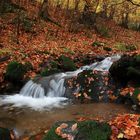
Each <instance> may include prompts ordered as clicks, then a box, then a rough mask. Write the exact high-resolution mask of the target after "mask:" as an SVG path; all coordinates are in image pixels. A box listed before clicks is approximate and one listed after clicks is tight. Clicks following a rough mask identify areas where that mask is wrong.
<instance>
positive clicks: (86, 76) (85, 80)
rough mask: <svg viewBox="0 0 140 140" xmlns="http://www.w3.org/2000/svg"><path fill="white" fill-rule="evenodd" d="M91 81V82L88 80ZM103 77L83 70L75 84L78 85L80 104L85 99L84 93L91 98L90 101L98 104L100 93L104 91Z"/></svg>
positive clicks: (98, 73)
mask: <svg viewBox="0 0 140 140" xmlns="http://www.w3.org/2000/svg"><path fill="white" fill-rule="evenodd" d="M90 79H91V80H90ZM103 79H104V76H103V75H102V74H101V73H100V72H97V73H94V71H92V70H84V71H83V72H82V73H80V74H78V76H77V80H76V84H78V85H79V87H80V91H79V93H80V94H81V96H80V97H79V99H80V100H81V102H83V100H84V99H85V95H84V94H85V93H86V94H87V95H88V96H89V97H90V98H91V100H92V101H94V102H98V101H99V96H100V95H101V94H102V93H101V91H105V89H104V88H105V87H106V86H105V85H104V84H105V83H104V80H103Z"/></svg>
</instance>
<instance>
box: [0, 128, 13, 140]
mask: <svg viewBox="0 0 140 140" xmlns="http://www.w3.org/2000/svg"><path fill="white" fill-rule="evenodd" d="M0 139H1V140H12V139H11V136H10V131H9V130H8V129H6V128H1V127H0Z"/></svg>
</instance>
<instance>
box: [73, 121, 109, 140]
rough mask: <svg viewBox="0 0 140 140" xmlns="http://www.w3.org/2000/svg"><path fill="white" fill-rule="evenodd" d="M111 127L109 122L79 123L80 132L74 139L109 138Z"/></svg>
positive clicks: (98, 139) (101, 139)
mask: <svg viewBox="0 0 140 140" xmlns="http://www.w3.org/2000/svg"><path fill="white" fill-rule="evenodd" d="M110 135H111V128H110V126H109V125H108V124H107V123H99V122H96V121H85V122H80V123H78V134H77V135H76V137H75V139H74V140H109V138H110Z"/></svg>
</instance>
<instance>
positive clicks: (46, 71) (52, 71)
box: [40, 68, 61, 76]
mask: <svg viewBox="0 0 140 140" xmlns="http://www.w3.org/2000/svg"><path fill="white" fill-rule="evenodd" d="M60 72H61V71H60V70H59V69H55V68H53V69H48V68H45V69H44V70H43V71H42V72H41V73H40V75H41V76H49V75H53V74H56V73H60Z"/></svg>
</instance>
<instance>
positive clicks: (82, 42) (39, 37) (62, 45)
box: [0, 13, 140, 83]
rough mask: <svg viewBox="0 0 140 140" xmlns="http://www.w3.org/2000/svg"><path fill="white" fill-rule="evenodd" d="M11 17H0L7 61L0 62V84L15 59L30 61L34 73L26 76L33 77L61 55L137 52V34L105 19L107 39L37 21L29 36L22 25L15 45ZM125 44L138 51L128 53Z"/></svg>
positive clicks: (0, 53)
mask: <svg viewBox="0 0 140 140" xmlns="http://www.w3.org/2000/svg"><path fill="white" fill-rule="evenodd" d="M14 16H15V15H14V14H11V13H8V14H5V15H3V16H1V18H0V36H1V37H0V59H2V58H5V57H8V58H9V59H8V60H6V61H2V62H0V82H1V83H2V82H3V80H4V79H3V75H4V73H5V71H6V66H7V64H8V63H9V62H11V61H14V60H15V61H18V62H21V63H23V64H24V63H26V62H30V63H31V64H32V65H33V70H32V71H29V72H28V73H27V75H28V76H30V77H34V76H35V75H36V74H37V73H38V72H39V71H40V64H41V63H42V62H44V61H45V62H47V61H48V62H50V61H51V60H53V59H57V58H58V57H59V56H61V55H62V54H63V55H66V56H68V57H70V58H72V59H75V58H76V59H78V58H82V57H84V56H97V55H99V56H104V55H106V56H107V55H112V54H116V53H127V54H132V53H140V32H136V31H132V30H128V29H125V28H122V27H120V26H118V25H116V24H115V23H114V22H113V21H106V20H103V22H104V23H103V24H104V26H105V27H107V28H108V31H107V32H108V33H109V37H103V36H101V35H100V34H97V32H95V30H93V29H87V28H83V27H80V26H79V29H76V31H74V32H68V27H67V26H69V23H68V22H67V21H66V22H62V23H61V25H62V27H58V26H56V25H54V24H52V23H50V22H45V21H40V22H38V23H36V24H34V25H33V27H32V28H30V31H29V32H28V33H26V32H25V31H24V29H22V26H21V31H20V35H19V36H18V40H19V44H17V43H16V42H17V35H16V25H13V24H12V22H13V19H14ZM95 42H98V43H99V46H96V45H95V46H93V43H95ZM127 45H130V46H136V48H137V49H136V50H133V48H132V50H131V48H130V49H129V48H126V46H127ZM106 48H107V49H106ZM108 48H111V50H108ZM77 65H78V66H81V65H83V64H77Z"/></svg>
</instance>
